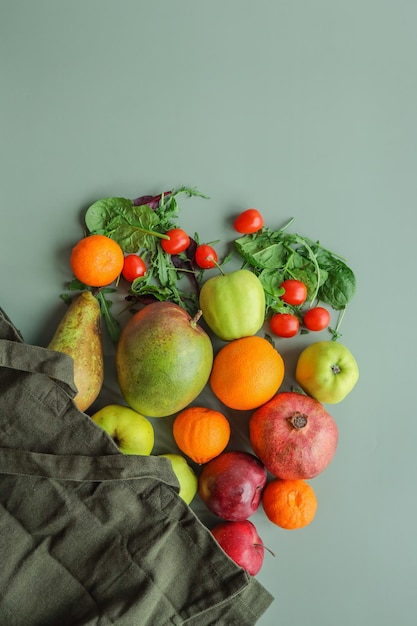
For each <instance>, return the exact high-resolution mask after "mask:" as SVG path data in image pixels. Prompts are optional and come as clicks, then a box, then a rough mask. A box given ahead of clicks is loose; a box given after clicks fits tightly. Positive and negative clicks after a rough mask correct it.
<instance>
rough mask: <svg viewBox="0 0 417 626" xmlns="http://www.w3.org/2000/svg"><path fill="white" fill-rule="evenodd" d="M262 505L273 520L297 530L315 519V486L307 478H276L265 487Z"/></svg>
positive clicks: (283, 526)
mask: <svg viewBox="0 0 417 626" xmlns="http://www.w3.org/2000/svg"><path fill="white" fill-rule="evenodd" d="M262 505H263V508H264V511H265V514H266V516H267V517H268V519H269V520H270V521H271V522H273V523H274V524H276V525H277V526H280V527H281V528H286V529H287V530H295V529H297V528H303V527H304V526H307V525H308V524H310V522H312V521H313V519H314V516H315V514H316V509H317V500H316V495H315V493H314V490H313V488H312V487H311V486H310V485H309V484H308V483H307V482H306V481H305V480H302V479H298V480H282V479H280V478H274V479H272V480H271V481H270V482H269V483H268V484H267V485H266V487H265V488H264V491H263V494H262Z"/></svg>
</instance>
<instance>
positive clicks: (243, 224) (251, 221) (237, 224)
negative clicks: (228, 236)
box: [233, 209, 264, 235]
mask: <svg viewBox="0 0 417 626" xmlns="http://www.w3.org/2000/svg"><path fill="white" fill-rule="evenodd" d="M263 225H264V218H263V217H262V215H261V214H260V213H259V211H258V210H257V209H246V211H243V212H242V213H241V214H240V215H238V216H237V218H236V219H235V221H234V223H233V226H234V228H235V230H237V232H238V233H242V234H243V235H249V234H250V233H256V232H257V231H258V230H261V228H262V226H263Z"/></svg>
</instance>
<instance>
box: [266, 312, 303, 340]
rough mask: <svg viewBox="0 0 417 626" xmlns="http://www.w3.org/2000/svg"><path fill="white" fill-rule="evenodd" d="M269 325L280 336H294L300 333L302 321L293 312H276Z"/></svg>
mask: <svg viewBox="0 0 417 626" xmlns="http://www.w3.org/2000/svg"><path fill="white" fill-rule="evenodd" d="M269 326H270V328H271V330H272V332H273V333H274V335H278V337H294V336H295V335H296V334H297V333H298V329H299V328H300V322H299V319H298V317H296V316H295V315H293V314H292V313H274V315H273V316H272V317H271V319H270V321H269Z"/></svg>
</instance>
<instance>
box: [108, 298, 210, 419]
mask: <svg viewBox="0 0 417 626" xmlns="http://www.w3.org/2000/svg"><path fill="white" fill-rule="evenodd" d="M200 315H201V312H199V313H198V315H197V316H196V317H195V318H191V316H190V315H189V314H188V313H187V312H186V311H185V310H184V309H182V308H181V307H180V306H178V305H176V304H174V303H172V302H155V303H152V304H148V305H147V306H145V307H144V308H143V309H141V310H140V311H138V312H137V313H135V314H134V315H133V316H132V317H131V318H130V320H129V321H128V322H127V324H126V325H125V326H124V327H123V329H122V331H121V333H120V338H119V341H118V344H117V347H116V370H117V379H118V383H119V387H120V390H121V392H122V395H123V397H124V399H125V401H126V402H127V404H128V405H129V406H130V407H131V408H132V409H134V410H135V411H137V412H138V413H141V414H142V415H145V416H148V417H166V416H169V415H173V414H174V413H176V412H178V411H180V410H181V409H183V408H185V407H186V406H187V405H188V404H190V403H191V402H192V401H193V400H194V399H195V398H196V397H197V396H198V395H199V394H200V393H201V391H202V390H203V389H204V387H205V386H206V384H207V382H208V380H209V377H210V373H211V368H212V365H213V346H212V343H211V339H210V337H209V336H208V334H207V333H206V332H205V331H204V329H203V328H201V327H200V326H199V325H198V323H197V322H198V318H199V317H200Z"/></svg>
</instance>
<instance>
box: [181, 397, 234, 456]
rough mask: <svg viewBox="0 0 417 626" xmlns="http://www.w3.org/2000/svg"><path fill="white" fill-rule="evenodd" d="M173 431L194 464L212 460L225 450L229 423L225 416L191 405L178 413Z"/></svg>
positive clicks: (227, 441) (228, 436) (212, 410)
mask: <svg viewBox="0 0 417 626" xmlns="http://www.w3.org/2000/svg"><path fill="white" fill-rule="evenodd" d="M172 432H173V435H174V439H175V443H176V444H177V446H178V447H179V449H180V450H182V452H184V454H186V455H187V456H188V457H189V458H190V459H191V460H193V461H194V462H195V463H198V464H202V463H207V462H208V461H211V459H214V457H216V456H218V455H219V454H220V453H221V452H223V450H224V449H225V448H226V446H227V444H228V443H229V439H230V424H229V422H228V420H227V419H226V417H225V416H224V415H223V413H220V412H219V411H215V410H214V409H209V408H207V407H203V406H192V407H188V408H186V409H184V410H183V411H181V412H180V413H178V415H177V417H176V418H175V420H174V423H173V427H172Z"/></svg>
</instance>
